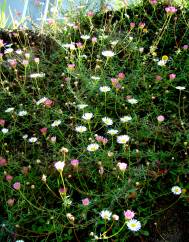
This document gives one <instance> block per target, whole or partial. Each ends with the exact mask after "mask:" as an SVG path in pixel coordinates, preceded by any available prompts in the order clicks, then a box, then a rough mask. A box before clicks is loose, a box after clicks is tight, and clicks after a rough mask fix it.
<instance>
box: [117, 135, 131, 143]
mask: <svg viewBox="0 0 189 242" xmlns="http://www.w3.org/2000/svg"><path fill="white" fill-rule="evenodd" d="M129 139H130V137H129V136H128V135H120V136H117V143H119V144H126V143H127V142H128V141H129Z"/></svg>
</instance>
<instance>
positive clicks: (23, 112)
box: [18, 110, 28, 117]
mask: <svg viewBox="0 0 189 242" xmlns="http://www.w3.org/2000/svg"><path fill="white" fill-rule="evenodd" d="M27 114H28V112H27V111H25V110H23V111H19V112H18V116H20V117H23V116H26V115H27Z"/></svg>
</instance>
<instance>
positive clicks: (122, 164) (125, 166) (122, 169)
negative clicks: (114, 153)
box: [117, 162, 127, 172]
mask: <svg viewBox="0 0 189 242" xmlns="http://www.w3.org/2000/svg"><path fill="white" fill-rule="evenodd" d="M117 167H118V168H119V169H120V171H123V172H124V171H125V170H126V169H127V164H126V163H125V162H118V163H117Z"/></svg>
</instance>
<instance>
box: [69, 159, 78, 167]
mask: <svg viewBox="0 0 189 242" xmlns="http://www.w3.org/2000/svg"><path fill="white" fill-rule="evenodd" d="M71 165H72V166H73V167H78V165H79V160H71Z"/></svg>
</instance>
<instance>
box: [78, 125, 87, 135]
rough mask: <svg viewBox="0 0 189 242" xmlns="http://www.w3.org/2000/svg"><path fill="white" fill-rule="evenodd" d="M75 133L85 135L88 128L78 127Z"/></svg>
mask: <svg viewBox="0 0 189 242" xmlns="http://www.w3.org/2000/svg"><path fill="white" fill-rule="evenodd" d="M75 131H77V132H79V133H83V132H85V131H87V128H86V127H85V126H77V127H75Z"/></svg>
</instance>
